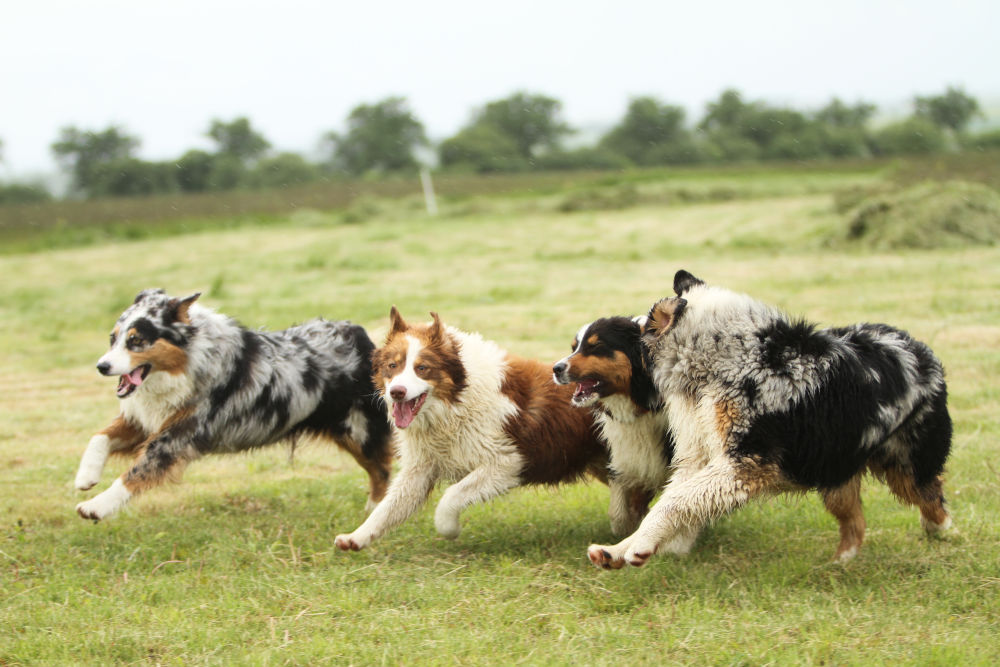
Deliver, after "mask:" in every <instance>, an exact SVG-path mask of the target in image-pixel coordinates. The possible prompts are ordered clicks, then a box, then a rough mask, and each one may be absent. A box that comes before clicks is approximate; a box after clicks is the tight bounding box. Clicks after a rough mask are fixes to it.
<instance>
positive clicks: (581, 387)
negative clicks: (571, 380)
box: [573, 380, 597, 398]
mask: <svg viewBox="0 0 1000 667" xmlns="http://www.w3.org/2000/svg"><path fill="white" fill-rule="evenodd" d="M595 386H597V381H596V380H580V382H579V384H577V385H576V391H574V392H573V398H579V397H581V396H586V395H587V394H589V393H590V392H592V391H593V390H594V387H595Z"/></svg>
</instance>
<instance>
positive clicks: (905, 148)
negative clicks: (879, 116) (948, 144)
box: [872, 117, 945, 155]
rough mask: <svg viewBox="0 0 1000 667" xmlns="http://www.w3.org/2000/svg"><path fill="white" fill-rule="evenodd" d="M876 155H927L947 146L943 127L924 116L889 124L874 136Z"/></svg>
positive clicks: (873, 142)
mask: <svg viewBox="0 0 1000 667" xmlns="http://www.w3.org/2000/svg"><path fill="white" fill-rule="evenodd" d="M872 145H873V150H874V152H875V154H876V155H926V154H928V153H939V152H941V151H943V150H944V148H945V136H944V133H943V132H942V131H941V129H940V128H939V127H938V126H937V125H935V124H934V123H932V122H930V121H929V120H926V119H923V118H916V117H914V118H909V119H907V120H904V121H900V122H898V123H893V124H892V125H887V126H885V127H883V128H882V129H881V130H878V131H877V132H875V134H874V136H873V137H872Z"/></svg>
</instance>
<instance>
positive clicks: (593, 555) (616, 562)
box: [587, 544, 625, 570]
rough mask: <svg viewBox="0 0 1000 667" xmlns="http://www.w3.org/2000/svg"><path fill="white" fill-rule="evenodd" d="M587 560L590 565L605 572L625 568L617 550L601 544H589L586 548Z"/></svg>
mask: <svg viewBox="0 0 1000 667" xmlns="http://www.w3.org/2000/svg"><path fill="white" fill-rule="evenodd" d="M587 558H589V559H590V562H591V563H593V564H594V565H596V566H597V567H600V568H603V569H605V570H618V569H621V568H622V567H624V566H625V561H624V559H622V557H621V554H620V553H619V549H617V548H615V547H609V546H604V545H602V544H591V545H590V546H589V547H588V548H587Z"/></svg>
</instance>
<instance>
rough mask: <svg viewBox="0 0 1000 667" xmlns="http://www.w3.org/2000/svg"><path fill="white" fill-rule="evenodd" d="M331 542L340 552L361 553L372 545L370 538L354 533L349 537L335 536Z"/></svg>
mask: <svg viewBox="0 0 1000 667" xmlns="http://www.w3.org/2000/svg"><path fill="white" fill-rule="evenodd" d="M333 542H334V544H336V545H337V548H338V549H340V550H341V551H361V550H362V549H364V548H365V547H367V546H368V545H369V544H371V543H372V538H371V537H370V536H367V535H363V534H361V533H358V532H357V531H355V532H353V533H351V534H350V535H337V537H336V538H335V539H334V541H333Z"/></svg>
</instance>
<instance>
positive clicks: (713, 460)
mask: <svg viewBox="0 0 1000 667" xmlns="http://www.w3.org/2000/svg"><path fill="white" fill-rule="evenodd" d="M674 291H675V292H676V293H677V296H676V297H672V298H667V299H663V300H661V301H659V302H658V303H656V304H655V305H654V306H653V308H652V310H651V311H650V314H649V321H648V322H647V323H646V325H645V328H644V331H643V334H642V336H643V338H642V340H643V343H644V344H645V345H647V347H648V349H649V353H650V370H651V374H652V377H653V382H654V384H655V386H656V388H657V389H658V391H659V392H660V395H661V397H662V398H663V400H664V403H665V404H666V406H667V414H668V418H669V423H670V428H671V430H672V432H673V434H674V438H675V450H674V459H673V464H674V474H673V476H672V478H671V480H670V482H669V483H668V484H667V486H666V488H665V489H664V491H663V494H662V495H661V497H660V499H659V500H658V502H657V503H656V505H654V507H653V508H652V509H651V510H650V512H649V514H648V515H647V516H646V518H645V519H643V521H642V523H641V525H640V526H639V529H638V530H637V531H636V532H635V533H634V534H633V535H631V536H630V537H628V538H626V539H625V540H624V541H622V542H620V543H619V544H617V545H614V546H601V545H592V546H591V547H590V549H589V551H588V555H589V557H590V559H591V561H593V562H594V563H595V564H596V565H599V566H601V567H610V568H615V567H621V566H622V565H623V564H624V563H626V562H628V563H630V564H632V565H642V564H643V563H645V562H646V560H647V559H649V557H650V556H652V555H653V554H654V553H656V551H657V550H658V549H660V548H661V546H663V545H667V544H669V543H670V542H671V541H672V540H673V539H676V537H677V535H678V534H680V533H684V532H690V531H691V530H696V529H697V528H698V527H700V526H701V525H702V524H704V522H706V521H707V520H709V519H711V518H713V517H717V516H720V515H722V514H724V513H726V512H729V511H730V510H732V509H735V508H737V507H740V506H742V505H743V504H745V503H746V502H747V501H749V500H750V499H752V498H754V497H755V496H760V495H762V494H768V493H776V492H780V491H784V490H805V489H818V490H819V492H820V494H821V495H822V498H823V502H824V504H825V505H826V508H827V509H828V510H829V511H830V513H832V514H833V515H834V516H835V517H836V518H837V520H838V521H839V522H840V545H839V546H838V548H837V551H836V556H835V557H836V558H837V559H838V560H841V561H845V560H849V559H850V558H852V557H853V556H854V555H855V554H856V553H857V551H858V548H859V547H860V545H861V541H862V538H863V537H864V530H865V520H864V516H863V514H862V512H861V496H860V485H861V478H862V476H863V474H864V473H865V472H866V471H868V472H871V473H872V474H874V475H875V476H876V477H878V478H880V479H882V480H884V481H885V482H886V483H887V484H888V486H889V488H890V490H891V491H892V492H893V494H895V495H896V496H897V497H898V498H899V499H900V500H902V501H903V502H905V503H909V504H915V505H917V506H918V508H919V509H920V514H921V523H922V524H923V527H924V529H925V530H926V531H927V532H928V533H934V532H937V531H940V530H944V529H947V528H948V527H949V526H950V525H951V518H950V516H949V515H948V512H947V511H946V509H945V506H944V497H943V495H942V480H941V475H942V472H943V469H944V463H945V460H946V459H947V457H948V453H949V449H950V447H951V419H950V417H949V415H948V408H947V391H946V388H945V382H944V372H943V370H942V367H941V363H940V362H939V361H938V359H937V358H936V357H935V356H934V354H933V353H932V352H931V350H930V349H929V348H928V347H927V346H926V345H924V344H923V343H920V342H918V341H915V340H913V339H912V338H911V337H910V336H909V335H908V334H907V333H906V332H904V331H900V330H899V329H894V328H892V327H890V326H887V325H884V324H855V325H852V326H848V327H837V328H830V329H817V328H816V327H814V326H812V325H810V324H806V323H804V322H797V321H793V320H790V319H789V318H788V317H787V316H785V315H784V314H782V313H781V312H779V311H778V310H776V309H775V308H772V307H770V306H767V305H765V304H762V303H760V302H758V301H755V300H753V299H751V298H750V297H748V296H745V295H742V294H737V293H734V292H731V291H729V290H725V289H722V288H719V287H709V286H708V285H706V284H705V283H704V282H702V281H701V280H698V279H697V278H695V277H694V276H692V275H691V274H690V273H687V272H686V271H680V272H678V273H677V275H676V276H675V278H674Z"/></svg>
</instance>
